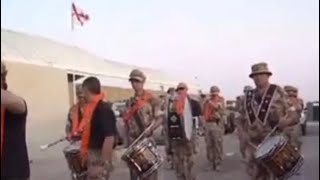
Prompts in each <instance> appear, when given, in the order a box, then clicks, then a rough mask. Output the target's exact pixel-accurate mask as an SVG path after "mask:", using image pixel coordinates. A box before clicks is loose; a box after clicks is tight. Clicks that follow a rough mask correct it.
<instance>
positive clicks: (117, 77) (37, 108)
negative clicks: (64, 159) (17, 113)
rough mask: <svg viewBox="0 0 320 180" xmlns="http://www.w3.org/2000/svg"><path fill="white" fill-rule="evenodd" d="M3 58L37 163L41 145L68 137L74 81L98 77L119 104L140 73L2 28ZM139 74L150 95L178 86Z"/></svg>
mask: <svg viewBox="0 0 320 180" xmlns="http://www.w3.org/2000/svg"><path fill="white" fill-rule="evenodd" d="M1 56H2V60H4V61H5V63H6V64H7V66H8V69H9V74H8V84H9V89H11V90H12V91H14V92H16V93H17V94H19V95H21V96H23V97H24V98H25V99H26V101H27V103H28V109H29V115H28V120H29V122H28V141H29V147H30V153H31V156H33V157H34V158H37V157H38V156H44V157H45V156H47V155H48V154H41V153H37V152H39V146H40V145H41V144H43V143H47V142H50V141H51V140H55V139H57V138H59V137H61V136H63V135H64V124H65V121H66V116H67V111H68V109H69V107H70V104H71V103H72V102H73V89H74V84H73V82H76V83H80V82H81V80H82V79H83V78H84V77H86V76H92V75H93V76H97V77H98V78H99V79H100V80H101V82H102V84H103V85H104V88H105V91H106V92H107V94H108V99H110V100H120V99H124V98H127V97H129V96H130V95H131V94H132V92H131V90H130V89H129V88H130V84H129V83H128V81H127V77H128V74H129V73H130V71H131V70H132V69H133V68H137V67H135V66H130V65H125V64H121V63H116V62H112V61H108V60H105V59H103V58H100V57H97V56H95V55H92V54H90V53H88V52H86V51H84V50H81V49H79V48H76V47H72V46H67V45H64V44H61V43H57V42H54V41H51V40H48V39H45V38H42V37H38V36H33V35H28V34H23V33H18V32H14V31H10V30H4V29H1ZM139 69H141V70H143V71H144V72H145V73H146V75H147V77H148V82H147V84H146V87H147V88H148V89H150V90H153V91H158V92H159V91H161V90H163V89H164V90H166V89H167V88H168V87H172V86H175V85H176V84H177V83H178V81H177V80H176V79H173V78H171V77H170V76H168V75H166V74H164V73H162V72H161V71H157V70H152V69H146V68H139ZM189 86H190V87H191V88H190V89H191V90H192V91H194V92H196V91H197V87H196V86H194V85H192V84H190V83H189ZM55 155H56V154H55ZM59 156H60V153H59Z"/></svg>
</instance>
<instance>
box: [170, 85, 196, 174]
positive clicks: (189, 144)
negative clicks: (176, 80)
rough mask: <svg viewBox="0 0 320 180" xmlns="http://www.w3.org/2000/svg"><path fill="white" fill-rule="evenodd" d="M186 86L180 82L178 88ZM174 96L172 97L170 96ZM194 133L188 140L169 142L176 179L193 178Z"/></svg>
mask: <svg viewBox="0 0 320 180" xmlns="http://www.w3.org/2000/svg"><path fill="white" fill-rule="evenodd" d="M181 87H183V88H186V89H187V85H186V84H184V83H180V84H179V85H178V88H181ZM172 98H174V97H172ZM195 141H196V136H195V133H193V134H192V137H191V139H190V141H189V140H187V139H183V140H172V139H170V143H171V146H172V152H173V166H174V170H175V174H176V177H177V179H178V180H195V176H194V171H193V165H194V163H193V157H194V153H195Z"/></svg>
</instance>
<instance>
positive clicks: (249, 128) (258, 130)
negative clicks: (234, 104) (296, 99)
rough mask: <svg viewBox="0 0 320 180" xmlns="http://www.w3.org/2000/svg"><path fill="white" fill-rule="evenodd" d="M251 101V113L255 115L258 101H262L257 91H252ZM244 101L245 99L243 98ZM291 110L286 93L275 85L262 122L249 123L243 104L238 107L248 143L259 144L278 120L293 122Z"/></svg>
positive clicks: (257, 120) (258, 104)
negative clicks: (248, 139)
mask: <svg viewBox="0 0 320 180" xmlns="http://www.w3.org/2000/svg"><path fill="white" fill-rule="evenodd" d="M252 93H253V97H254V98H253V101H252V104H251V105H252V107H253V111H255V112H256V113H257V111H258V109H259V106H260V103H258V102H257V101H258V99H260V101H261V99H262V96H261V95H258V93H257V90H256V89H255V90H253V91H252ZM245 101H246V98H245ZM292 112H293V111H292V110H290V103H289V99H288V96H287V94H286V92H285V91H284V90H283V89H282V88H281V87H280V86H277V85H276V89H275V92H274V95H273V98H272V100H271V102H270V109H269V111H268V112H267V115H266V119H265V121H264V122H262V121H261V120H259V119H257V118H256V120H255V121H254V122H253V123H251V122H250V120H249V118H248V114H247V111H246V108H245V105H244V104H243V105H242V106H240V114H241V116H240V123H241V124H242V126H243V128H244V130H245V131H246V132H247V133H248V135H249V138H250V141H251V142H252V143H254V144H259V143H261V141H262V140H263V139H264V138H265V137H266V135H268V133H270V132H271V130H272V129H273V127H275V126H276V125H277V124H278V123H279V121H280V120H285V119H286V120H293V115H292Z"/></svg>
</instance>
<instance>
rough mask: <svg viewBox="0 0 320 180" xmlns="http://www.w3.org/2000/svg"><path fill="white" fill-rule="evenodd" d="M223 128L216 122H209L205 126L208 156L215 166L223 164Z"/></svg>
mask: <svg viewBox="0 0 320 180" xmlns="http://www.w3.org/2000/svg"><path fill="white" fill-rule="evenodd" d="M223 134H224V131H223V128H221V125H219V124H218V123H215V122H207V123H206V126H205V141H206V144H207V158H208V160H209V161H210V162H212V165H213V168H214V169H215V168H217V167H218V166H220V165H221V163H222V159H223Z"/></svg>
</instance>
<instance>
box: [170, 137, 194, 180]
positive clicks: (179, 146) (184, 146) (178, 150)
mask: <svg viewBox="0 0 320 180" xmlns="http://www.w3.org/2000/svg"><path fill="white" fill-rule="evenodd" d="M172 151H173V164H174V169H175V173H176V176H177V179H178V180H195V176H194V172H193V155H194V144H193V142H192V141H191V142H186V141H182V142H172Z"/></svg>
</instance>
